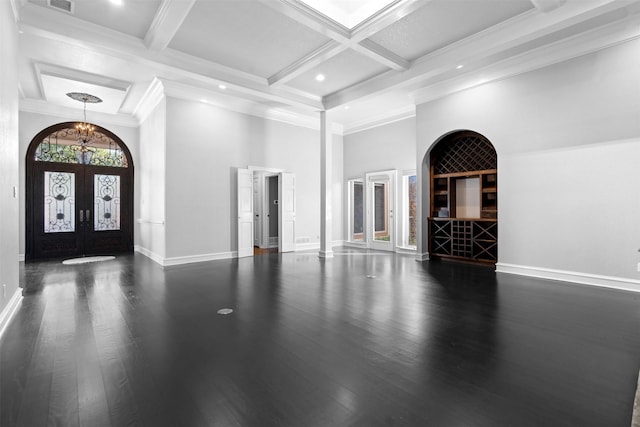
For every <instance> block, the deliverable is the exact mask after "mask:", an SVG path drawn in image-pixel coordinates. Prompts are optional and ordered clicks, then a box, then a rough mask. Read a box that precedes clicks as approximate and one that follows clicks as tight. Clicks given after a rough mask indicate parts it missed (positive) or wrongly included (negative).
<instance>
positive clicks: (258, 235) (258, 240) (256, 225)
mask: <svg viewBox="0 0 640 427" xmlns="http://www.w3.org/2000/svg"><path fill="white" fill-rule="evenodd" d="M260 196H261V192H260V176H259V175H258V173H256V172H254V173H253V214H254V215H253V236H254V238H253V246H257V247H259V248H260V247H262V221H261V218H260V214H261V213H262V212H261V210H260V206H261V205H262V204H261V203H260Z"/></svg>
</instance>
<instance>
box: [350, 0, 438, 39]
mask: <svg viewBox="0 0 640 427" xmlns="http://www.w3.org/2000/svg"><path fill="white" fill-rule="evenodd" d="M431 1H433V0H400V1H397V2H395V3H392V4H390V5H389V6H387V7H386V8H384V9H382V10H381V11H379V12H378V13H376V14H375V15H373V16H371V17H370V18H368V19H366V20H365V21H364V22H362V23H360V24H358V25H356V27H355V28H354V29H353V30H352V31H351V38H350V40H351V41H353V42H356V43H360V42H361V41H363V40H365V39H368V38H369V37H371V36H373V35H374V34H376V33H378V32H380V31H382V30H384V29H385V28H387V27H388V26H390V25H392V24H394V23H396V22H397V21H399V20H401V19H402V18H404V17H405V16H407V15H410V14H412V13H413V12H415V11H417V10H418V9H420V8H423V7H424V6H426V5H427V4H429V3H431Z"/></svg>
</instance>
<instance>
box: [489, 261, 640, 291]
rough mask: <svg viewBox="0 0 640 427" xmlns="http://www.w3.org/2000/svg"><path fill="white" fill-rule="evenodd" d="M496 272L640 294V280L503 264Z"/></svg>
mask: <svg viewBox="0 0 640 427" xmlns="http://www.w3.org/2000/svg"><path fill="white" fill-rule="evenodd" d="M496 272H497V273H507V274H517V275H520V276H529V277H536V278H538V279H550V280H560V281H563V282H570V283H575V284H579V285H590V286H600V287H604V288H613V289H621V290H625V291H633V292H640V280H633V279H626V278H622V277H613V276H602V275H598V274H589V273H580V272H577V271H565V270H555V269H551V268H542V267H530V266H526V265H515V264H505V263H501V262H499V263H497V264H496Z"/></svg>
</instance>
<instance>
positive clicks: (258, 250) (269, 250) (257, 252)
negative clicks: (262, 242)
mask: <svg viewBox="0 0 640 427" xmlns="http://www.w3.org/2000/svg"><path fill="white" fill-rule="evenodd" d="M277 253H278V248H277V247H275V248H259V247H257V246H254V247H253V255H264V254H277Z"/></svg>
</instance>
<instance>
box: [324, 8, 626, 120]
mask: <svg viewBox="0 0 640 427" xmlns="http://www.w3.org/2000/svg"><path fill="white" fill-rule="evenodd" d="M634 3H635V4H637V1H635V2H634ZM634 3H629V2H621V1H615V0H594V1H589V2H582V1H574V2H567V3H566V4H564V5H563V6H562V7H559V8H557V9H554V10H552V11H550V12H547V13H542V12H540V11H539V10H537V9H535V8H533V9H531V10H529V11H527V12H524V13H522V14H520V15H517V16H515V17H513V18H511V19H509V20H506V21H504V22H501V23H499V24H497V25H494V26H493V27H490V28H487V29H486V30H484V31H481V32H479V33H476V34H474V35H472V36H470V37H467V38H465V39H462V40H460V41H457V42H455V43H452V44H450V45H447V46H445V47H444V48H441V49H438V50H436V51H434V52H431V53H428V54H426V55H424V56H422V57H420V58H418V59H416V60H414V61H413V62H412V65H411V67H410V68H409V69H408V70H405V71H402V72H397V71H394V70H391V71H387V72H385V73H381V74H379V75H378V76H376V77H373V78H371V79H369V80H366V81H363V82H361V83H359V84H356V85H353V86H351V87H349V88H347V89H343V90H341V91H338V92H335V93H333V94H330V95H327V96H325V97H324V104H325V107H326V108H327V109H332V108H336V107H339V106H341V105H345V104H348V103H353V102H355V101H360V100H364V99H367V98H372V97H374V96H376V95H379V94H381V93H383V92H385V91H389V90H394V89H411V88H418V87H419V86H421V85H424V84H427V83H428V82H433V81H437V80H439V79H442V78H444V77H446V76H447V75H448V74H451V73H453V72H455V71H456V66H457V65H459V64H460V63H461V62H462V63H464V65H465V70H468V69H469V68H471V66H472V65H473V64H483V63H486V62H487V60H488V59H491V60H493V61H497V60H501V59H505V58H507V57H509V56H512V55H513V54H514V52H515V51H516V50H517V49H520V50H526V49H529V46H531V44H534V43H536V42H538V43H550V42H552V41H553V40H550V38H552V37H554V36H555V37H557V38H561V37H563V34H562V33H563V31H566V30H570V29H571V28H579V25H580V24H582V23H585V22H591V23H593V22H594V20H597V19H601V21H603V24H607V23H609V22H610V21H609V22H604V21H606V20H607V19H609V20H611V19H624V16H625V15H626V14H633V13H634V11H633V8H634V6H633V5H634ZM616 14H617V15H616ZM547 40H549V41H547ZM569 53H570V52H569ZM461 58H463V59H461Z"/></svg>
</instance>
